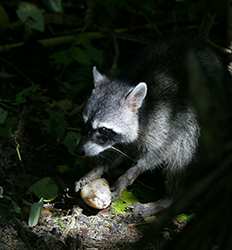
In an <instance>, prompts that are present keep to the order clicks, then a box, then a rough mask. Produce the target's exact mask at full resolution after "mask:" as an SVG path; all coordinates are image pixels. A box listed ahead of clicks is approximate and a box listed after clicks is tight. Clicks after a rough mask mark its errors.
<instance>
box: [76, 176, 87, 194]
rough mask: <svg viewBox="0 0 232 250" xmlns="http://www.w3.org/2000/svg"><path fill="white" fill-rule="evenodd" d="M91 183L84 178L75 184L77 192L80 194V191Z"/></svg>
mask: <svg viewBox="0 0 232 250" xmlns="http://www.w3.org/2000/svg"><path fill="white" fill-rule="evenodd" d="M88 183H90V180H88V179H87V178H82V179H80V180H79V181H76V182H75V192H78V191H79V190H80V189H82V188H83V187H84V186H85V185H87V184H88Z"/></svg>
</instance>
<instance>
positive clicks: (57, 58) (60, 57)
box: [50, 49, 74, 66]
mask: <svg viewBox="0 0 232 250" xmlns="http://www.w3.org/2000/svg"><path fill="white" fill-rule="evenodd" d="M50 58H51V61H52V62H53V63H54V64H57V65H63V66H68V65H70V64H71V63H72V62H73V61H74V60H73V58H72V56H71V51H70V49H68V50H62V51H58V52H55V53H53V54H52V55H51V56H50Z"/></svg>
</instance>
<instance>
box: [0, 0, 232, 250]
mask: <svg viewBox="0 0 232 250" xmlns="http://www.w3.org/2000/svg"><path fill="white" fill-rule="evenodd" d="M229 2H230V1H226V0H222V1H216V0H214V1H209V0H192V1H191V0H178V1H177V0H176V1H174V0H147V1H139V0H133V1H132V0H131V1H129V0H128V1H126V0H125V1H123V0H105V1H100V0H87V1H76V0H66V1H61V0H60V1H59V0H58V1H56V0H47V1H46V0H44V1H42V0H41V1H39V0H34V1H33V0H32V1H25V2H22V1H18V0H11V1H8V0H1V2H0V186H1V187H2V191H1V192H2V193H1V192H0V194H2V196H3V197H2V198H0V215H1V216H0V223H10V222H11V221H15V219H17V220H22V221H25V220H27V217H28V214H29V208H30V204H32V203H33V202H37V201H38V197H35V196H34V195H31V194H28V193H27V190H28V189H29V188H30V187H31V186H32V184H33V183H35V182H36V181H38V180H41V179H42V178H43V177H45V176H47V177H49V178H52V179H53V180H54V181H55V184H54V185H55V191H54V192H53V191H51V193H52V192H53V193H52V195H51V194H49V195H50V196H52V198H56V202H57V204H60V203H62V202H61V201H62V199H61V197H62V192H63V190H65V189H66V188H69V189H72V187H73V184H74V181H75V180H76V179H78V178H79V177H80V176H82V175H83V173H84V172H86V168H87V166H88V164H87V163H86V161H85V160H83V159H82V158H81V157H79V156H78V155H77V152H76V146H77V143H78V141H79V139H80V136H81V135H80V128H81V110H82V107H83V105H84V103H85V101H86V99H87V96H88V94H89V93H90V91H91V88H92V86H93V84H92V67H93V65H96V66H97V67H98V68H99V69H100V70H101V71H102V72H104V73H106V74H109V75H115V74H121V73H123V72H121V71H120V68H121V67H119V66H120V65H124V64H125V63H124V62H125V61H128V58H130V57H131V58H132V57H133V56H134V55H136V53H137V51H138V50H139V49H140V48H143V47H144V46H145V45H147V44H149V43H150V42H152V41H155V40H157V39H160V38H164V39H165V37H167V36H169V37H171V36H172V35H173V36H176V34H178V35H182V36H185V35H186V36H187V35H190V36H199V37H201V38H204V39H205V40H206V41H207V42H208V43H209V44H210V45H211V46H212V47H213V48H214V49H215V50H217V52H218V53H219V54H220V55H221V58H222V60H223V63H224V66H225V68H228V70H230V61H231V51H230V49H229V46H230V43H231V41H232V37H231V30H230V29H231V25H232V20H230V19H231V17H230V16H231V15H232V10H231V9H230V3H229ZM226 48H228V49H226ZM220 84H221V85H220V86H210V88H212V89H214V90H216V91H213V93H214V95H213V96H211V97H210V98H208V97H207V93H208V92H209V91H210V90H208V89H206V90H205V89H204V90H203V89H202V88H199V89H197V90H196V91H195V93H194V95H195V96H194V99H196V100H198V101H197V105H198V107H197V108H198V112H199V115H200V116H201V119H202V120H203V124H204V128H206V129H205V130H204V131H203V138H204V140H203V144H204V145H203V148H204V150H203V154H201V155H199V156H198V157H197V160H196V163H195V165H196V166H197V167H196V170H195V176H194V178H193V179H191V185H189V186H190V187H189V190H188V191H186V194H185V196H183V197H182V199H180V201H179V203H177V205H176V206H175V207H174V208H173V209H172V210H171V211H170V213H168V214H167V216H166V217H165V218H164V220H163V222H162V223H163V224H162V223H161V225H164V224H165V223H166V222H167V221H168V220H171V218H172V217H173V216H174V215H176V214H178V213H180V212H182V211H183V210H184V209H185V208H188V209H189V211H192V212H193V213H194V214H196V218H195V219H194V220H193V221H192V222H191V223H190V225H188V227H187V229H186V230H184V231H183V232H182V233H180V234H177V235H176V234H174V236H173V239H172V240H171V241H170V242H168V243H166V244H165V246H163V248H161V246H160V249H204V250H205V249H223V250H226V249H232V238H231V237H230V235H231V197H232V196H231V195H232V184H231V181H232V173H231V167H230V166H231V164H232V158H231V152H232V138H231V133H230V125H231V112H230V111H231V107H232V106H231V104H232V103H231V97H230V96H231V95H230V94H231V91H232V87H231V82H229V81H227V82H226V81H225V82H221V83H220ZM208 87H209V86H208ZM205 93H206V94H205ZM217 104H218V105H217ZM215 107H216V108H215ZM205 109H208V110H211V111H210V112H205V113H204V112H203V111H204V110H205ZM194 169H195V167H194ZM144 180H145V182H148V183H150V182H152V178H151V177H150V176H148V175H147V176H146V175H145V176H144V177H143V178H142V181H144ZM151 185H152V183H151ZM56 189H59V191H58V190H56ZM161 189H162V188H161ZM53 196H54V197H53ZM57 197H58V198H57ZM25 201H26V202H25ZM62 207H65V204H62ZM151 226H152V225H151ZM153 226H154V225H153ZM154 227H157V225H155V226H154ZM161 228H162V226H160V227H158V229H157V232H160V230H161ZM151 231H152V230H150V231H149V232H151ZM145 235H146V237H150V234H149V233H146V234H145ZM152 237H153V235H152V236H151V238H152ZM140 249H142V248H140Z"/></svg>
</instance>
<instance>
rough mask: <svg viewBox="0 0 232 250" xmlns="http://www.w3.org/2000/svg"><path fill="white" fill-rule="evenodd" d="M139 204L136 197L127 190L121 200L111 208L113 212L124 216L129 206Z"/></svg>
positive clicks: (115, 202)
mask: <svg viewBox="0 0 232 250" xmlns="http://www.w3.org/2000/svg"><path fill="white" fill-rule="evenodd" d="M137 202H138V200H137V198H136V197H135V196H134V194H133V193H132V192H129V191H127V190H125V191H124V192H123V193H122V195H121V196H120V198H119V199H118V200H116V201H114V202H113V203H112V205H111V207H112V208H113V212H115V213H116V214H122V213H125V212H126V210H127V208H128V207H129V206H131V205H133V204H135V203H137Z"/></svg>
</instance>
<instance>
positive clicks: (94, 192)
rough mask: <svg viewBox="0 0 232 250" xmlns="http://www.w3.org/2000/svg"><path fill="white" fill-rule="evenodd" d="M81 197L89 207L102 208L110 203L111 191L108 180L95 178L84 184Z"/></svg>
mask: <svg viewBox="0 0 232 250" xmlns="http://www.w3.org/2000/svg"><path fill="white" fill-rule="evenodd" d="M81 198H82V199H83V200H84V202H85V203H86V204H87V205H89V206H90V207H93V208H96V209H104V208H106V207H108V206H109V205H110V203H111V191H110V187H109V184H108V182H107V181H106V180H105V179H103V178H100V179H96V180H94V181H92V182H91V183H89V184H87V185H85V186H84V187H83V188H82V190H81Z"/></svg>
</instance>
